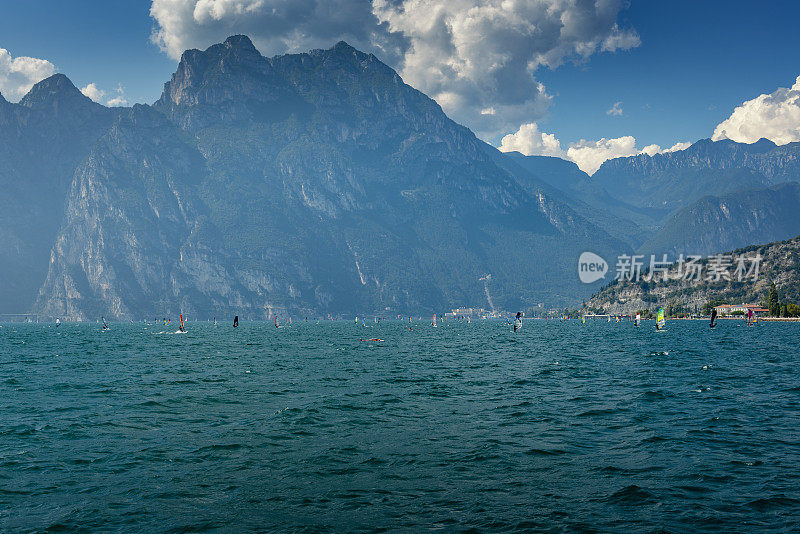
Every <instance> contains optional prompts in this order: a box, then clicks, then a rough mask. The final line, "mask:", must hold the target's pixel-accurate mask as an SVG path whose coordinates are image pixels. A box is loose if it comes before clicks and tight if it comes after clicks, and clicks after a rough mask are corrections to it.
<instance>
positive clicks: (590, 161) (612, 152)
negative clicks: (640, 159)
mask: <svg viewBox="0 0 800 534" xmlns="http://www.w3.org/2000/svg"><path fill="white" fill-rule="evenodd" d="M640 152H641V151H640V150H638V149H637V148H636V138H634V137H633V136H632V135H626V136H623V137H618V138H616V139H606V138H605V137H603V138H602V139H599V140H597V141H586V140H585V139H581V140H580V141H578V142H577V143H573V144H571V145H570V147H569V148H568V149H567V158H568V159H569V160H571V161H574V162H575V164H576V165H578V167H580V169H581V170H582V171H584V172H586V173H588V174H594V173H595V172H597V169H599V168H600V165H602V164H603V162H604V161H606V160H609V159H614V158H624V157H628V156H635V155H637V154H639V153H640Z"/></svg>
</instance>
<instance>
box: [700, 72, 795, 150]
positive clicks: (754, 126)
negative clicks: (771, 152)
mask: <svg viewBox="0 0 800 534" xmlns="http://www.w3.org/2000/svg"><path fill="white" fill-rule="evenodd" d="M762 137H766V138H767V139H769V140H771V141H773V142H774V143H775V144H778V145H785V144H786V143H791V142H793V141H800V76H798V77H797V79H796V80H795V82H794V85H792V86H791V87H790V88H788V89H786V88H784V87H781V88H779V89H778V90H777V91H775V92H774V93H771V94H768V95H759V96H758V97H756V98H754V99H753V100H747V101H746V102H744V103H743V104H742V105H741V106H738V107H737V108H736V109H735V110H733V113H732V114H731V116H730V117H728V118H727V119H725V120H724V121H723V122H721V123H720V124H719V125H718V126H717V127H716V128H715V129H714V135H713V136H712V137H711V139H712V140H714V141H719V140H720V139H731V140H732V141H737V142H739V143H754V142H756V141H758V140H759V139H761V138H762Z"/></svg>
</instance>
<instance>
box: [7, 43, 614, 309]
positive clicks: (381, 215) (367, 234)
mask: <svg viewBox="0 0 800 534" xmlns="http://www.w3.org/2000/svg"><path fill="white" fill-rule="evenodd" d="M37 94H38V93H37ZM35 96H36V95H31V99H30V102H34V101H36V100H37V98H34V97H35ZM26 98H27V97H26ZM23 100H25V99H23ZM17 107H25V105H23V103H21V104H20V105H18V106H17ZM64 107H68V106H61V108H64ZM61 111H62V109H59V113H60V112H61ZM111 119H112V120H111V121H109V124H108V125H107V126H106V127H105V128H99V130H100V131H99V133H98V135H97V136H96V137H95V138H94V139H92V142H91V143H90V144H89V145H88V146H86V147H82V149H81V150H77V149H76V150H75V153H76V154H78V153H80V154H82V156H81V159H80V161H77V162H76V163H75V165H74V172H73V174H72V177H71V181H70V182H69V184H68V187H67V188H66V191H65V193H64V194H63V198H62V202H63V206H64V207H63V208H62V210H61V214H62V215H63V216H62V218H61V224H60V227H58V228H57V229H56V230H57V231H56V233H55V235H54V236H53V237H52V241H51V243H52V246H51V251H50V258H49V260H50V261H49V263H48V262H45V265H46V269H47V272H46V276H43V277H42V282H41V287H40V289H39V291H38V297H37V298H36V303H35V309H36V310H38V311H39V312H41V313H45V314H48V315H57V316H63V317H69V318H74V319H88V318H93V317H97V316H99V315H106V316H107V317H117V318H129V317H130V318H133V317H151V316H158V317H162V316H166V315H174V314H176V313H178V312H179V311H182V312H184V313H187V314H189V315H190V316H194V317H204V316H212V315H215V316H220V317H223V316H227V315H233V314H237V315H240V316H242V317H244V318H265V317H270V316H271V315H273V314H287V313H291V314H294V315H298V314H299V315H311V316H319V315H325V314H332V315H340V314H352V313H379V314H387V315H391V314H394V313H409V312H433V311H440V310H442V309H445V308H450V307H456V306H474V305H481V306H487V303H486V302H487V295H486V291H489V292H491V295H492V297H493V301H494V303H495V304H497V305H498V306H499V307H502V308H506V309H518V308H523V307H525V306H527V305H530V304H531V303H533V302H541V301H553V302H564V303H570V302H576V301H577V300H578V299H580V297H581V296H582V295H585V294H586V292H587V291H590V288H589V287H588V286H583V285H581V284H580V283H579V282H578V280H577V276H575V262H576V259H577V257H578V255H579V254H580V253H581V252H582V251H584V250H593V251H595V252H598V253H601V254H603V253H604V254H612V253H619V251H625V250H630V247H629V246H628V244H626V243H624V242H622V241H621V240H619V239H616V238H614V237H613V236H611V235H610V234H609V233H608V232H606V231H605V230H603V229H602V228H601V227H600V226H598V225H596V224H594V223H593V222H592V221H590V220H588V219H587V218H585V217H584V216H582V215H581V212H580V211H581V207H580V206H579V205H578V203H575V202H573V201H572V200H571V199H570V198H569V197H567V196H565V195H563V194H561V192H559V191H558V190H557V189H555V188H553V187H552V186H551V185H549V184H548V183H547V182H545V181H543V180H539V179H537V178H536V177H534V176H532V175H530V173H527V172H526V171H524V170H522V169H519V168H515V167H513V166H506V165H505V163H504V162H505V161H506V160H505V159H503V158H504V156H503V155H502V154H501V153H500V152H498V151H497V150H496V149H494V148H493V147H491V146H489V145H487V144H486V143H484V142H482V141H480V140H479V139H477V138H476V137H475V136H474V134H473V133H472V132H470V131H469V130H468V129H467V128H465V127H463V126H460V125H458V124H456V123H454V122H453V121H452V120H450V119H449V118H448V117H447V116H446V115H445V114H444V113H443V111H442V110H441V108H440V107H439V106H438V104H436V103H435V102H434V101H433V100H431V99H430V98H428V97H427V96H425V95H424V94H422V93H421V92H419V91H417V90H415V89H413V88H412V87H410V86H408V85H406V84H405V83H404V82H403V81H402V79H401V78H400V76H399V75H398V74H397V73H396V72H395V71H393V70H392V69H391V68H389V67H388V66H386V65H385V64H383V63H381V62H380V61H379V60H378V59H377V58H376V57H375V56H373V55H368V54H364V53H362V52H359V51H358V50H356V49H354V48H352V47H351V46H349V45H347V44H346V43H344V42H341V43H338V44H336V45H335V46H334V47H333V48H331V49H329V50H313V51H311V52H309V53H305V54H291V55H284V56H276V57H273V58H266V57H263V56H262V55H261V54H260V53H258V51H257V50H256V49H255V47H254V46H253V44H252V43H251V42H250V40H249V39H248V38H247V37H245V36H233V37H231V38H229V39H227V40H226V41H225V42H224V43H221V44H217V45H214V46H211V47H209V48H208V49H206V50H205V51H199V50H189V51H186V52H185V53H184V54H183V56H182V58H181V61H180V63H179V65H178V68H177V70H176V72H175V73H174V74H173V76H172V78H171V79H170V81H169V82H167V83H166V84H165V86H164V92H163V94H162V96H161V98H160V99H159V100H158V101H157V102H156V103H155V104H154V105H153V106H142V105H137V106H134V107H133V108H131V109H126V110H122V111H117V112H114V115H113V117H111ZM92 131H93V132H94V131H95V130H92ZM521 181H524V182H525V185H522V184H521ZM486 274H491V275H492V276H491V282H490V283H489V284H488V286H486V287H485V286H484V282H482V281H480V280H479V278H481V277H483V276H484V275H486Z"/></svg>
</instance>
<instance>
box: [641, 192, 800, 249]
mask: <svg viewBox="0 0 800 534" xmlns="http://www.w3.org/2000/svg"><path fill="white" fill-rule="evenodd" d="M798 233H800V184H798V183H786V184H781V185H778V186H774V187H770V188H763V189H747V190H740V191H735V192H733V193H728V194H725V195H721V196H706V197H703V198H701V199H700V200H698V201H697V202H695V203H694V204H692V205H691V206H689V207H686V208H683V209H681V210H679V211H678V212H677V213H675V214H674V215H673V216H672V217H670V219H669V220H668V221H667V222H666V223H665V224H664V227H663V228H662V229H661V230H660V231H659V232H657V233H656V234H655V235H654V236H653V237H652V238H650V239H649V240H648V241H647V242H645V243H644V244H643V245H642V246H641V248H640V252H642V253H645V254H649V253H659V254H663V253H666V254H670V255H671V256H677V255H678V254H699V255H702V256H708V255H710V254H714V253H716V252H718V251H720V250H733V249H736V248H740V247H743V246H747V245H750V244H752V243H769V242H773V241H779V240H782V239H787V238H789V237H792V236H795V235H797V234H798Z"/></svg>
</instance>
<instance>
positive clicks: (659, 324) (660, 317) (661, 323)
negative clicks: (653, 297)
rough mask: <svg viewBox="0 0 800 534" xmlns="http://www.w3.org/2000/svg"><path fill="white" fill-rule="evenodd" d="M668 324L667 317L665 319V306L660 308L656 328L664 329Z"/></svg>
mask: <svg viewBox="0 0 800 534" xmlns="http://www.w3.org/2000/svg"><path fill="white" fill-rule="evenodd" d="M666 324H667V321H666V319H664V308H659V309H658V313H657V314H656V330H663V329H664V325H666Z"/></svg>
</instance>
